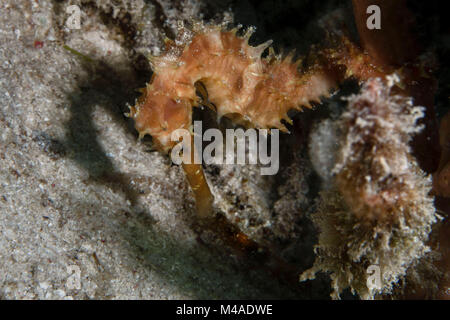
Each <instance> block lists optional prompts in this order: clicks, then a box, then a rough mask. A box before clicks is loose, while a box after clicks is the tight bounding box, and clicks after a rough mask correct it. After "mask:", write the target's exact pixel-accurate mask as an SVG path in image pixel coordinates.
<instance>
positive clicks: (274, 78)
mask: <svg viewBox="0 0 450 320" xmlns="http://www.w3.org/2000/svg"><path fill="white" fill-rule="evenodd" d="M237 31H238V29H237V28H236V29H232V30H226V29H225V28H224V27H223V26H215V25H205V24H203V23H194V24H193V27H192V29H188V28H185V27H184V26H180V29H179V33H178V38H177V39H176V40H175V41H172V40H166V50H165V52H164V53H163V54H162V55H161V56H158V57H152V58H151V59H150V62H151V66H152V68H153V71H154V75H153V78H152V80H151V81H150V83H149V84H148V85H147V87H146V88H145V89H144V90H143V95H142V97H141V98H140V99H139V101H138V103H137V104H136V106H134V107H131V110H130V117H132V118H133V119H134V121H135V126H136V129H137V130H138V131H139V135H140V136H141V137H142V136H144V135H146V134H150V135H151V136H152V137H153V141H154V143H155V145H156V146H157V147H158V148H159V149H160V150H161V151H165V152H168V151H169V150H170V149H171V148H172V147H173V146H174V145H175V144H176V143H177V142H178V141H172V139H171V135H172V132H174V131H175V130H177V129H188V130H189V129H190V128H191V122H192V107H193V106H198V105H199V104H200V103H201V102H202V103H207V104H208V106H210V107H211V108H214V109H215V111H216V112H217V114H218V117H219V118H220V117H222V116H225V117H228V118H230V119H232V120H233V121H235V122H236V123H238V124H242V125H244V126H247V127H255V128H265V129H271V128H277V129H280V130H282V131H287V129H286V127H285V125H284V124H283V123H282V120H284V121H286V122H288V123H290V122H291V120H290V118H289V116H288V114H287V113H288V111H289V110H290V109H297V110H301V106H305V107H310V102H311V101H316V102H319V99H320V97H321V96H327V95H329V91H330V90H331V89H332V88H333V87H335V86H336V84H337V83H336V79H334V77H333V76H330V74H329V72H328V71H327V69H326V68H324V67H322V66H321V65H319V64H315V65H313V66H312V67H311V68H309V69H308V70H307V71H304V72H299V70H298V67H299V64H300V62H299V61H297V62H293V61H292V59H293V54H290V55H287V56H286V57H284V58H282V57H281V56H279V55H275V54H274V52H273V50H272V49H270V50H269V54H268V56H267V57H265V58H261V55H262V53H263V52H264V50H265V49H266V48H268V47H269V45H270V44H271V41H267V42H266V43H263V44H261V45H259V46H257V47H252V46H250V45H249V44H248V40H249V38H250V36H251V34H252V32H253V28H249V29H248V30H247V32H245V34H244V35H243V36H238V35H237ZM199 83H201V85H200V86H199V85H198V84H199ZM196 89H200V91H202V89H206V90H203V92H202V95H203V96H204V97H203V98H204V99H205V100H208V101H201V98H200V97H199V96H197V93H196V92H197V91H198V90H196ZM194 152H195V151H194ZM184 168H185V172H186V174H187V176H188V180H189V181H190V183H191V187H193V190H194V193H196V199H197V200H198V199H200V198H204V196H205V195H207V194H208V192H209V188H208V186H207V183H206V180H205V177H204V176H203V171H202V170H201V166H200V165H196V167H195V168H192V167H191V166H190V165H188V166H186V165H185V166H184ZM193 181H195V183H196V185H195V188H194V185H192V183H193ZM199 183H200V184H199ZM197 190H202V191H201V192H202V196H199V194H197V193H198V192H199V191H197ZM206 190H208V191H206ZM209 198H210V199H209V200H207V201H206V200H205V201H206V203H211V195H210V196H209ZM198 207H199V206H198ZM201 207H203V209H201V211H205V210H206V211H208V210H209V209H208V205H206V204H202V205H201ZM198 209H200V208H198ZM200 215H207V213H205V212H200Z"/></svg>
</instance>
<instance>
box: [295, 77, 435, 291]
mask: <svg viewBox="0 0 450 320" xmlns="http://www.w3.org/2000/svg"><path fill="white" fill-rule="evenodd" d="M389 80H390V82H391V83H387V84H386V83H384V82H383V81H382V80H381V79H378V78H375V79H369V80H368V81H367V82H366V83H365V84H364V86H363V88H362V91H361V93H360V94H359V95H355V96H352V97H350V98H348V100H349V102H348V109H347V111H346V112H345V113H344V114H343V115H342V117H341V119H340V120H339V123H338V124H339V126H340V127H341V131H342V132H343V137H342V139H341V140H342V142H341V145H340V147H339V151H338V160H337V163H336V166H335V168H334V173H335V179H334V182H335V187H334V190H331V191H327V192H324V193H323V194H322V198H321V200H320V204H319V209H318V212H316V213H315V214H314V215H313V221H314V222H315V224H316V225H317V226H318V228H319V232H320V235H319V243H318V245H317V247H316V251H317V260H316V262H315V264H314V266H313V267H312V268H311V269H310V270H308V271H306V272H305V273H303V275H302V276H301V279H302V280H305V279H310V278H312V277H314V274H315V273H316V272H318V271H320V270H322V271H329V272H331V278H332V281H333V289H334V292H333V297H334V298H338V297H339V293H340V292H342V291H343V290H344V289H345V288H351V289H352V290H353V291H354V292H356V293H358V294H359V295H360V296H361V297H362V298H366V299H367V298H373V297H374V295H375V294H377V293H388V292H390V291H391V290H392V287H393V285H394V284H395V283H396V282H397V281H398V280H399V279H401V278H402V277H403V276H404V275H405V273H406V270H407V268H408V267H409V266H410V265H411V264H412V263H414V262H415V261H417V259H419V258H420V257H422V256H423V255H424V254H425V253H426V252H427V251H428V247H427V246H426V245H425V242H426V240H427V237H428V234H429V232H430V231H431V226H432V224H433V223H434V222H435V221H436V216H435V209H434V206H433V199H432V197H430V196H429V191H430V189H431V179H430V178H429V177H426V176H425V174H424V172H423V171H422V170H421V169H420V168H419V166H418V164H417V162H416V160H415V159H414V157H413V156H412V155H411V150H410V146H409V142H410V140H411V138H412V136H413V134H416V133H417V132H419V131H420V130H421V126H419V125H417V121H418V119H419V118H420V117H422V116H423V109H422V108H420V107H413V106H412V102H411V100H410V99H407V98H404V97H402V96H399V95H393V94H392V93H391V87H392V85H393V83H392V78H390V79H389ZM371 265H377V266H379V267H380V269H381V283H382V284H381V286H380V287H378V288H369V287H368V286H367V284H366V282H367V277H368V274H367V268H368V267H369V266H371Z"/></svg>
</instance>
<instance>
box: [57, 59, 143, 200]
mask: <svg viewBox="0 0 450 320" xmlns="http://www.w3.org/2000/svg"><path fill="white" fill-rule="evenodd" d="M83 67H84V68H85V69H86V71H87V72H88V74H89V77H88V79H85V80H82V81H80V83H79V84H78V87H79V90H77V91H74V92H71V93H69V94H68V97H69V98H68V99H69V105H70V112H71V117H70V119H69V120H68V121H67V122H66V124H65V125H66V128H67V134H66V139H65V141H64V145H65V147H66V149H68V150H70V151H69V153H68V154H69V155H70V157H71V158H72V159H73V160H74V161H75V162H76V163H77V164H78V165H79V166H80V167H81V168H82V169H84V170H85V171H86V172H87V173H88V174H89V178H88V179H89V182H91V183H98V184H107V185H109V186H110V187H111V188H112V189H113V190H114V191H116V192H123V193H125V195H126V197H127V199H128V200H129V201H130V202H131V204H132V205H134V204H135V203H136V201H137V196H138V190H135V189H133V188H131V187H130V186H129V178H128V177H127V176H126V175H124V174H123V173H121V172H119V171H118V170H117V169H116V168H115V167H114V165H113V162H112V161H111V159H110V157H108V153H107V151H106V150H104V148H103V147H102V146H101V144H100V143H99V141H98V138H97V132H96V128H95V125H94V123H93V120H92V112H93V111H94V108H95V106H97V105H100V106H102V107H104V109H105V112H108V113H109V114H110V115H111V116H112V118H113V120H114V121H115V122H116V123H119V124H120V125H121V126H123V127H124V128H125V130H126V131H128V132H130V133H131V134H134V135H135V136H136V137H137V133H136V132H135V130H134V128H133V123H132V121H131V120H130V119H127V118H126V116H125V112H126V111H127V104H128V103H129V104H133V103H134V101H135V99H136V98H137V96H138V92H136V91H135V89H136V88H137V87H138V86H139V84H140V85H141V86H143V84H142V83H145V82H144V81H143V80H142V79H141V78H143V77H144V76H145V75H144V76H141V77H133V76H131V75H130V74H123V73H122V74H121V73H120V72H118V71H117V70H115V69H114V68H112V67H111V66H110V65H108V64H107V63H105V62H103V61H92V60H90V61H87V62H83ZM149 77H150V75H147V77H146V78H149ZM139 80H141V81H139Z"/></svg>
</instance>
